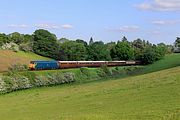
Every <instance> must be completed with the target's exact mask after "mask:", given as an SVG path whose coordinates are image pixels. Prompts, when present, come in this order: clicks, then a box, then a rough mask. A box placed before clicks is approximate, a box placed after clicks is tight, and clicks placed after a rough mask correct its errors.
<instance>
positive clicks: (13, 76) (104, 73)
mask: <svg viewBox="0 0 180 120" xmlns="http://www.w3.org/2000/svg"><path fill="white" fill-rule="evenodd" d="M138 70H139V67H115V68H108V67H107V66H102V67H101V68H98V69H94V70H92V69H91V70H90V69H89V68H86V67H83V68H80V69H79V72H65V73H63V72H58V71H57V72H54V73H51V74H50V73H49V74H45V75H44V74H43V75H38V74H36V73H34V72H29V71H24V72H18V71H14V70H12V71H10V72H8V73H7V74H5V75H3V76H0V93H1V94H3V93H8V92H12V91H16V90H22V89H29V88H33V87H41V86H52V85H60V84H68V83H72V82H75V81H76V82H77V83H78V82H87V81H92V80H100V79H105V78H112V77H115V76H124V75H129V74H133V73H135V72H136V71H138ZM92 71H93V72H92Z"/></svg>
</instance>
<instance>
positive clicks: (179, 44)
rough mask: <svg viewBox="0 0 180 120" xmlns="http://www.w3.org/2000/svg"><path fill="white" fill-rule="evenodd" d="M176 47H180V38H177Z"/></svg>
mask: <svg viewBox="0 0 180 120" xmlns="http://www.w3.org/2000/svg"><path fill="white" fill-rule="evenodd" d="M175 47H180V37H177V39H176V41H175Z"/></svg>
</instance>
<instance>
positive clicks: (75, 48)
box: [59, 41, 86, 61]
mask: <svg viewBox="0 0 180 120" xmlns="http://www.w3.org/2000/svg"><path fill="white" fill-rule="evenodd" d="M60 53H61V54H60V56H59V57H60V60H71V61H75V60H77V61H80V60H85V59H86V47H85V46H84V44H83V43H77V42H75V41H67V42H64V43H62V44H60Z"/></svg>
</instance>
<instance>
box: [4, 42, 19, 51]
mask: <svg viewBox="0 0 180 120" xmlns="http://www.w3.org/2000/svg"><path fill="white" fill-rule="evenodd" d="M1 49H3V50H13V51H14V52H17V51H19V45H17V44H16V43H13V42H10V43H4V44H3V46H2V47H1Z"/></svg>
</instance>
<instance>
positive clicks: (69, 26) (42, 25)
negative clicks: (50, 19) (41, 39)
mask: <svg viewBox="0 0 180 120" xmlns="http://www.w3.org/2000/svg"><path fill="white" fill-rule="evenodd" d="M35 27H38V28H44V29H60V28H63V29H71V28H73V26H72V25H70V24H64V25H57V24H49V23H41V24H36V25H35Z"/></svg>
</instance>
